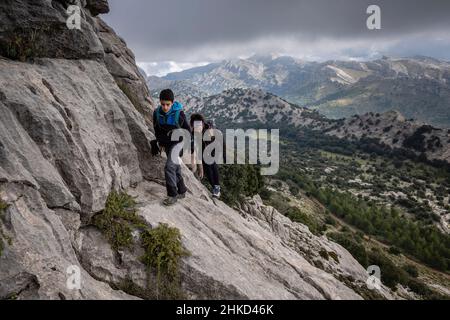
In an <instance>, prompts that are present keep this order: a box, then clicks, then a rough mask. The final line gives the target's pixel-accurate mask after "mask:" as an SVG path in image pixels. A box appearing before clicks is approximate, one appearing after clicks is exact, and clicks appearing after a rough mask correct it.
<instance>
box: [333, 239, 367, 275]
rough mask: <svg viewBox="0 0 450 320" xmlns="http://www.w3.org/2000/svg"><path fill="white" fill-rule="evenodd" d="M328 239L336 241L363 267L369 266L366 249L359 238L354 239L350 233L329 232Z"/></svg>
mask: <svg viewBox="0 0 450 320" xmlns="http://www.w3.org/2000/svg"><path fill="white" fill-rule="evenodd" d="M327 236H328V237H329V238H330V239H332V240H334V241H336V242H337V243H339V244H340V245H341V246H343V247H344V248H345V249H347V251H348V252H350V254H351V255H352V256H353V257H354V258H355V259H356V260H357V261H358V262H359V263H360V264H361V265H362V266H363V267H364V268H367V267H368V266H369V258H368V256H367V252H366V249H365V248H364V246H363V245H362V244H361V241H359V239H355V238H354V237H353V236H352V234H350V233H337V232H336V233H330V234H328V235H327Z"/></svg>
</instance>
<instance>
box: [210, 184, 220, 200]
mask: <svg viewBox="0 0 450 320" xmlns="http://www.w3.org/2000/svg"><path fill="white" fill-rule="evenodd" d="M212 196H213V197H214V198H220V186H214V188H213V189H212Z"/></svg>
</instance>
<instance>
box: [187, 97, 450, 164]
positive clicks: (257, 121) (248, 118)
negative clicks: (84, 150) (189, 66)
mask: <svg viewBox="0 0 450 320" xmlns="http://www.w3.org/2000/svg"><path fill="white" fill-rule="evenodd" d="M185 103H186V106H187V112H188V113H193V112H200V113H202V114H204V115H205V117H206V118H208V119H213V120H215V122H216V126H218V127H221V128H233V127H239V128H246V127H249V128H258V127H261V126H262V127H267V128H279V129H280V134H281V135H283V134H284V135H286V134H290V133H292V132H296V131H298V130H300V129H302V128H303V129H305V128H307V129H311V130H314V131H317V132H321V133H323V134H326V135H329V136H333V137H337V138H342V139H345V140H348V141H361V140H364V139H365V140H368V139H369V140H370V141H373V142H376V143H377V144H378V145H380V146H384V147H387V148H389V149H392V150H403V151H406V152H408V153H410V154H415V155H416V156H425V157H426V158H427V159H428V160H439V161H445V162H448V163H450V129H441V128H435V127H433V126H430V125H425V124H423V123H420V122H417V121H413V120H410V119H406V118H405V117H404V116H403V115H401V114H400V113H399V112H397V111H388V112H385V113H374V112H369V113H367V114H363V115H355V116H352V117H349V118H348V119H341V120H335V119H329V118H326V117H325V116H323V115H321V114H319V113H318V112H317V110H311V109H308V108H304V107H300V106H298V105H295V104H292V103H290V102H287V101H286V100H284V99H282V98H279V97H277V96H275V95H273V94H270V93H267V92H265V91H263V90H260V89H230V90H227V91H224V92H222V93H220V94H217V95H213V96H209V97H205V98H198V97H191V98H189V99H188V100H185Z"/></svg>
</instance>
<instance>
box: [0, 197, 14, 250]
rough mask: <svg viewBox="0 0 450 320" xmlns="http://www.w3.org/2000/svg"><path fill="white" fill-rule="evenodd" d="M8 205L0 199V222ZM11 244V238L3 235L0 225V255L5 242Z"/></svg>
mask: <svg viewBox="0 0 450 320" xmlns="http://www.w3.org/2000/svg"><path fill="white" fill-rule="evenodd" d="M8 207H9V205H8V204H7V203H6V202H4V201H3V200H2V199H0V222H1V220H2V219H3V216H4V214H5V211H6V209H8ZM4 241H6V242H7V243H8V244H9V245H11V242H12V239H11V238H9V237H8V236H6V235H5V233H4V231H3V228H2V226H1V225H0V257H1V256H2V254H3V250H4V249H5V242H4Z"/></svg>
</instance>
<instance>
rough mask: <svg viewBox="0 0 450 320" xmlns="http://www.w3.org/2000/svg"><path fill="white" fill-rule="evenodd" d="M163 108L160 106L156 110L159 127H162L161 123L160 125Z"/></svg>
mask: <svg viewBox="0 0 450 320" xmlns="http://www.w3.org/2000/svg"><path fill="white" fill-rule="evenodd" d="M160 112H161V106H159V107H158V108H157V109H156V123H157V124H158V126H161V123H160V119H161V113H160Z"/></svg>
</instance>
